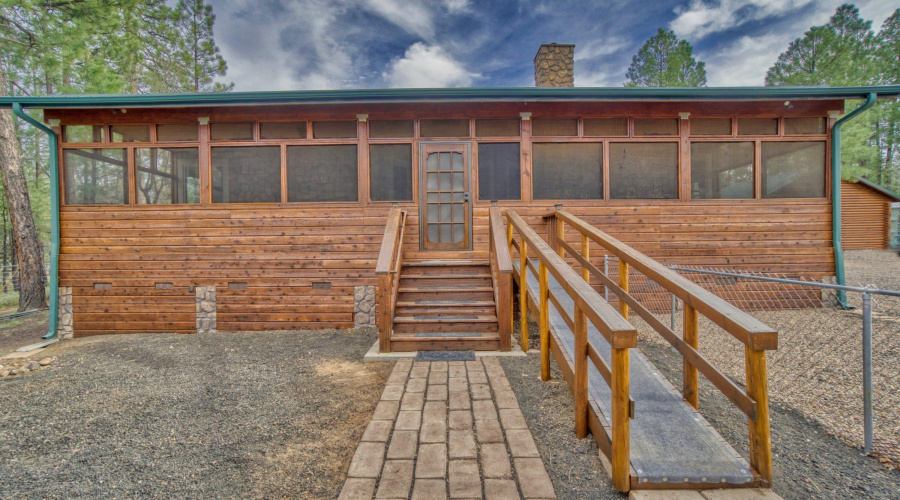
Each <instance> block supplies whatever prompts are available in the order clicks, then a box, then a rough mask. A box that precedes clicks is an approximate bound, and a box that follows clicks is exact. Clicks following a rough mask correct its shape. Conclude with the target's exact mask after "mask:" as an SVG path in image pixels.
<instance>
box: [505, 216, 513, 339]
mask: <svg viewBox="0 0 900 500" xmlns="http://www.w3.org/2000/svg"><path fill="white" fill-rule="evenodd" d="M506 244H507V246H508V247H509V255H512V252H513V227H512V223H511V222H509V221H506ZM509 280H510V283H509V331H510V333H512V331H513V321H514V319H513V313H512V308H513V301H514V300H515V299H513V294H512V274H510V275H509Z"/></svg>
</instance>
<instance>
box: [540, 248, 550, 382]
mask: <svg viewBox="0 0 900 500" xmlns="http://www.w3.org/2000/svg"><path fill="white" fill-rule="evenodd" d="M538 281H539V282H540V300H539V302H540V304H539V305H538V307H540V309H541V310H540V320H539V321H538V327H539V330H540V335H541V380H543V381H544V382H546V381H548V380H550V309H549V305H550V286H549V282H548V281H547V266H545V265H544V261H541V262H540V263H539V264H538Z"/></svg>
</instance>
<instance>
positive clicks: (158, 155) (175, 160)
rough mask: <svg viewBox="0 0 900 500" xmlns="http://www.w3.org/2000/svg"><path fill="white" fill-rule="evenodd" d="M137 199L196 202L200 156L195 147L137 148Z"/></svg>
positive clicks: (153, 202)
mask: <svg viewBox="0 0 900 500" xmlns="http://www.w3.org/2000/svg"><path fill="white" fill-rule="evenodd" d="M134 160H135V168H136V170H137V190H136V197H137V200H136V201H137V203H139V204H148V205H170V204H175V203H200V157H199V154H198V150H197V148H137V149H135V150H134Z"/></svg>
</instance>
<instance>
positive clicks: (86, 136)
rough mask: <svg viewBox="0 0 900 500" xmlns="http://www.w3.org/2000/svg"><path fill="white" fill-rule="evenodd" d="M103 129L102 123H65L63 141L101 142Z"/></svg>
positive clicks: (103, 134) (103, 133)
mask: <svg viewBox="0 0 900 500" xmlns="http://www.w3.org/2000/svg"><path fill="white" fill-rule="evenodd" d="M105 129H106V127H104V126H102V125H66V127H65V128H64V129H63V142H103V139H104V136H105Z"/></svg>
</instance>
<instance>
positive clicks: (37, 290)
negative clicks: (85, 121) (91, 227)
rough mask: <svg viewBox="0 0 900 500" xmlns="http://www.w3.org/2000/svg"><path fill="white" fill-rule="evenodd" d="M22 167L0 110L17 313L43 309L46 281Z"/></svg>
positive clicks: (7, 118)
mask: <svg viewBox="0 0 900 500" xmlns="http://www.w3.org/2000/svg"><path fill="white" fill-rule="evenodd" d="M8 92H9V82H8V81H7V77H6V68H5V67H4V66H3V65H0V95H8ZM22 163H23V162H22V149H21V144H19V141H18V139H17V138H16V127H15V122H14V121H13V114H12V111H11V110H9V109H3V110H0V174H2V180H3V190H4V192H5V194H6V204H7V206H8V207H9V218H10V221H11V223H12V224H11V225H12V234H13V242H14V245H15V255H16V259H17V261H18V264H19V283H20V285H19V311H27V310H30V309H42V308H44V307H46V306H47V297H46V295H47V294H46V291H45V289H44V287H45V286H46V285H47V280H46V278H45V277H44V257H43V255H42V252H41V245H40V242H39V241H38V232H37V228H36V227H35V225H34V216H33V215H32V213H31V199H30V198H29V196H28V184H27V183H26V182H25V171H24V169H23V168H22V167H23V165H22ZM53 174H54V175H55V173H53Z"/></svg>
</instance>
